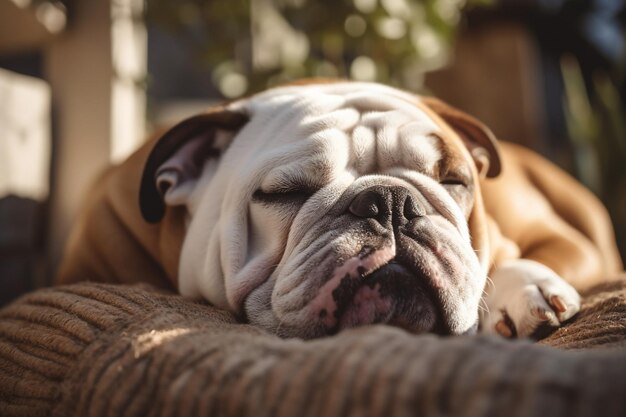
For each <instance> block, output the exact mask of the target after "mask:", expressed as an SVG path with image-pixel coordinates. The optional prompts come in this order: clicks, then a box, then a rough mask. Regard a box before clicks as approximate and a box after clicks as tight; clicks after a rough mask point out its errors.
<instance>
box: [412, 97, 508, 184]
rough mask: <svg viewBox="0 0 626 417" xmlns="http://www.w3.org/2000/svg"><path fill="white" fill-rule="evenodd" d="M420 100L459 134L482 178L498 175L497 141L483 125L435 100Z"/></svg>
mask: <svg viewBox="0 0 626 417" xmlns="http://www.w3.org/2000/svg"><path fill="white" fill-rule="evenodd" d="M421 100H422V102H423V103H424V104H426V106H428V108H430V109H431V110H432V111H434V112H435V113H436V114H437V115H438V116H439V117H441V118H442V119H443V120H444V121H445V122H446V123H448V125H450V127H452V128H453V129H454V130H455V131H456V132H457V133H458V134H459V136H460V137H461V139H462V140H463V142H465V146H467V148H468V149H469V151H470V154H471V155H472V157H473V158H474V161H475V162H476V167H477V168H478V173H479V175H480V176H481V177H482V178H484V177H489V178H491V177H496V176H498V175H499V174H500V169H501V165H500V150H499V146H498V141H497V139H496V137H495V136H494V134H493V132H491V130H490V129H489V128H488V127H487V126H485V124H484V123H482V122H481V121H479V120H477V119H475V118H474V117H472V116H470V115H469V114H467V113H464V112H462V111H461V110H458V109H456V108H454V107H452V106H450V105H449V104H446V103H444V102H443V101H441V100H438V99H436V98H433V97H422V98H421Z"/></svg>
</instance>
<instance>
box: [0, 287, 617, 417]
mask: <svg viewBox="0 0 626 417" xmlns="http://www.w3.org/2000/svg"><path fill="white" fill-rule="evenodd" d="M625 329H626V281H623V282H621V283H617V284H613V285H612V286H611V287H605V288H601V289H598V290H596V291H595V292H594V293H592V294H590V295H588V296H587V298H586V301H585V305H584V308H583V311H582V313H581V314H580V316H579V318H578V319H577V320H575V321H573V322H572V323H570V324H569V325H567V326H566V327H564V328H562V329H560V330H559V331H557V332H555V333H554V334H552V335H551V336H550V337H548V338H547V339H545V340H544V341H542V343H543V344H545V345H553V346H558V347H560V348H566V349H579V350H578V351H563V350H558V349H554V348H552V347H548V346H537V345H534V344H531V343H530V342H526V341H517V342H510V341H505V340H501V339H491V338H485V337H455V338H440V337H437V336H433V335H422V336H413V335H409V334H407V333H405V332H403V331H401V330H398V329H394V328H390V327H386V326H373V327H367V328H361V329H356V330H351V331H346V332H342V333H340V334H339V335H337V336H335V337H329V338H325V339H320V340H315V341H310V342H303V341H300V340H282V339H279V338H277V337H275V336H273V335H269V334H267V333H265V332H263V331H262V330H259V329H257V328H254V327H252V326H249V325H244V324H238V323H237V322H236V320H235V319H234V318H233V317H232V316H231V315H229V314H227V313H224V312H221V311H218V310H216V309H214V308H212V307H210V306H207V305H204V304H200V303H195V302H192V301H189V300H186V299H184V298H182V297H180V296H177V295H171V294H166V293H161V292H156V291H155V290H152V289H150V288H149V287H145V286H144V287H124V286H115V285H104V284H88V283H87V284H77V285H73V286H67V287H58V288H53V289H45V290H41V291H39V292H35V293H32V294H30V295H27V296H25V297H23V298H21V299H20V300H18V301H16V302H15V303H13V304H12V305H10V306H8V307H6V308H4V309H3V310H2V311H0V416H3V417H4V416H6V417H10V416H28V417H36V416H52V417H72V416H76V417H79V416H80V417H96V416H155V417H156V416H163V417H165V416H168V417H169V416H181V417H182V416H190V417H195V416H254V417H263V416H267V417H275V416H277V417H280V416H298V417H299V416H315V417H320V416H323V417H333V416H337V417H356V416H468V417H473V416H507V417H508V416H513V417H515V416H543V415H545V416H550V417H559V416H567V417H574V416H609V417H610V416H616V417H617V416H619V417H623V416H625V415H626V396H624V393H625V392H626V350H625V349H624V347H625V346H626V331H625ZM596 346H603V347H605V348H604V349H589V348H590V347H596ZM607 347H610V348H607Z"/></svg>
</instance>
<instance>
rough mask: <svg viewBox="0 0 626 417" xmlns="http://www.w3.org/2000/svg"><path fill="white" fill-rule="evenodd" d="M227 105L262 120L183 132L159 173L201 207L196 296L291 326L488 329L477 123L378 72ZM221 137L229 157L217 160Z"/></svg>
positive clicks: (315, 333) (192, 256) (165, 188)
mask: <svg viewBox="0 0 626 417" xmlns="http://www.w3.org/2000/svg"><path fill="white" fill-rule="evenodd" d="M228 111H229V112H234V113H239V114H245V115H246V119H247V123H245V124H244V123H243V122H242V123H241V124H243V126H242V127H241V128H240V129H232V130H230V131H229V129H221V130H219V129H218V130H213V131H211V133H210V134H209V133H208V132H207V131H206V129H202V128H200V129H195V128H194V129H187V130H185V131H184V133H183V134H182V136H184V138H183V139H180V137H181V133H180V132H181V129H180V128H179V132H178V133H174V134H173V135H174V136H178V139H176V141H178V142H181V141H182V142H184V143H183V145H182V146H179V145H176V146H173V148H175V149H176V152H169V153H168V158H167V160H166V161H159V163H160V162H163V163H160V165H159V168H158V170H156V184H157V186H158V189H159V190H160V191H161V192H162V193H163V195H164V200H165V202H166V204H170V205H177V204H183V205H186V206H187V208H188V212H189V223H188V230H187V235H186V237H185V242H184V245H183V250H182V253H181V260H180V269H179V270H180V276H179V287H180V291H181V293H183V294H186V295H192V296H202V297H204V298H206V299H207V300H209V301H210V302H212V303H213V304H215V305H217V306H219V307H223V308H226V309H229V310H231V311H235V312H238V313H240V314H243V315H245V317H246V318H247V320H249V321H250V322H252V323H254V324H258V325H260V326H261V327H263V328H266V329H268V330H270V331H272V332H275V333H277V334H279V335H282V336H297V337H303V338H311V337H319V336H323V335H327V334H332V333H334V332H336V331H338V330H341V329H344V328H349V327H354V326H358V325H364V324H372V323H389V324H392V325H396V326H399V327H402V328H405V329H407V330H409V331H412V332H415V333H421V332H428V331H432V332H437V333H442V334H462V333H465V332H468V331H471V330H472V329H473V328H474V327H475V325H476V323H477V320H478V304H479V301H480V298H481V294H482V291H483V287H484V285H485V279H486V268H485V265H484V263H483V264H481V261H480V260H479V257H478V256H477V254H476V252H475V249H477V247H476V242H472V237H471V234H470V232H471V230H470V227H468V222H469V220H470V218H472V216H476V215H480V213H478V214H476V212H477V210H478V209H481V207H482V206H480V204H477V199H480V194H479V191H478V185H477V184H478V183H477V176H478V171H477V169H476V164H475V163H474V159H473V158H472V155H471V153H470V150H471V149H472V148H471V146H470V147H469V149H468V146H467V144H466V143H465V144H464V141H463V139H467V135H468V133H467V132H468V131H467V130H466V132H465V135H464V136H463V138H462V137H461V136H459V135H458V134H456V133H455V132H454V130H452V129H451V128H450V127H449V126H448V125H447V124H446V123H445V122H443V120H442V119H440V118H439V117H438V116H436V115H435V112H433V111H432V110H431V108H430V107H427V106H426V105H425V104H424V103H423V102H421V101H420V100H419V99H418V98H417V97H415V96H413V95H410V94H407V93H404V92H401V91H398V90H395V89H391V88H388V87H384V86H379V85H375V84H362V83H335V84H323V85H308V86H291V87H283V88H278V89H273V90H269V91H267V92H265V93H263V94H260V95H258V96H255V97H252V98H250V99H247V100H244V101H240V102H236V103H234V104H232V105H231V106H230V107H229V110H228ZM183 130H184V129H183ZM166 136H167V135H166ZM207 143H210V144H211V145H210V148H211V152H215V151H216V150H217V151H220V150H221V151H223V153H222V155H221V156H220V157H219V158H209V159H206V158H207V155H209V154H210V153H211V152H208V151H207V150H206V148H207V145H206V144H207ZM203 149H204V150H203ZM476 149H481V150H484V149H483V148H482V147H476ZM476 149H474V150H476ZM169 154H171V155H169ZM475 154H476V155H478V154H480V152H475ZM199 155H200V156H201V158H199ZM198 160H200V162H198ZM205 160H206V162H204V161H205ZM194 161H195V164H196V165H197V167H196V168H193V165H194V163H193V162H194ZM196 171H197V172H196ZM142 204H143V205H144V206H145V205H146V203H145V202H143V201H142ZM474 223H476V222H474ZM478 223H480V222H478ZM469 224H470V225H471V224H472V222H469ZM473 244H474V245H473Z"/></svg>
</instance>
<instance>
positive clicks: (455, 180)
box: [440, 178, 467, 187]
mask: <svg viewBox="0 0 626 417" xmlns="http://www.w3.org/2000/svg"><path fill="white" fill-rule="evenodd" d="M440 184H441V185H461V186H463V187H467V183H466V182H465V181H464V180H462V179H460V178H445V179H443V180H442V181H440Z"/></svg>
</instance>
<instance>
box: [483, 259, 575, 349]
mask: <svg viewBox="0 0 626 417" xmlns="http://www.w3.org/2000/svg"><path fill="white" fill-rule="evenodd" d="M490 278H491V280H492V281H493V283H492V285H491V284H488V285H487V287H486V288H485V296H484V304H485V309H484V310H483V311H481V331H482V332H483V333H487V334H500V335H502V336H505V337H515V336H518V337H527V336H531V335H532V334H533V332H535V330H537V329H538V328H539V327H540V326H543V325H549V326H552V327H558V326H560V325H561V323H562V322H564V321H566V320H568V319H570V318H571V317H573V316H574V315H575V314H576V313H577V312H578V311H579V310H580V295H579V294H578V292H577V291H576V290H575V289H574V287H572V286H571V285H570V284H568V283H567V282H566V281H565V280H564V279H562V278H561V277H560V276H558V275H557V274H556V273H555V272H554V271H553V270H552V269H550V268H549V267H547V266H545V265H542V264H540V263H539V262H536V261H532V260H529V259H515V260H508V261H505V262H503V263H502V264H501V265H499V266H498V267H497V268H496V269H495V270H494V272H493V273H492V274H491V277H490Z"/></svg>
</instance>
